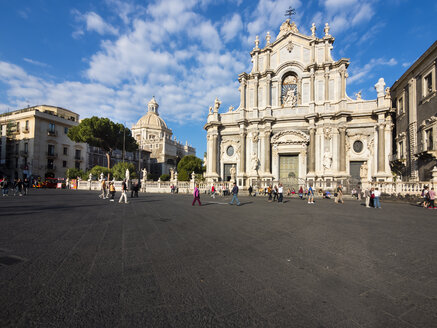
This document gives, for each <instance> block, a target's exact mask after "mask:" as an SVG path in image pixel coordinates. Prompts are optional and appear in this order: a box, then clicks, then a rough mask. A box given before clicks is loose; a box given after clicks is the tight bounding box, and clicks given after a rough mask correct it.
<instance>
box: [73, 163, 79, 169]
mask: <svg viewBox="0 0 437 328" xmlns="http://www.w3.org/2000/svg"><path fill="white" fill-rule="evenodd" d="M74 167H75V168H76V169H79V170H80V162H76V163H75V164H74Z"/></svg>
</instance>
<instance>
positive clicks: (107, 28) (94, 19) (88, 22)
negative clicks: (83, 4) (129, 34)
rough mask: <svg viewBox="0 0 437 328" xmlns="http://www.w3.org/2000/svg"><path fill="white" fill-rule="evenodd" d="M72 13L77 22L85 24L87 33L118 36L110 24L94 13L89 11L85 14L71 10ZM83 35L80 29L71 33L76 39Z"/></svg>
mask: <svg viewBox="0 0 437 328" xmlns="http://www.w3.org/2000/svg"><path fill="white" fill-rule="evenodd" d="M72 12H73V15H75V18H76V20H77V21H78V22H80V23H83V24H85V29H86V30H87V31H88V32H97V33H98V34H100V35H105V34H111V35H118V29H116V28H115V27H113V26H112V25H111V24H109V23H107V22H105V21H104V20H103V18H102V17H100V16H99V15H98V14H96V13H95V12H93V11H91V12H87V13H85V14H82V13H80V12H79V11H78V10H73V11H72ZM83 34H84V31H83V28H82V27H81V28H78V29H76V30H75V31H74V32H73V37H74V38H77V37H79V36H81V35H83Z"/></svg>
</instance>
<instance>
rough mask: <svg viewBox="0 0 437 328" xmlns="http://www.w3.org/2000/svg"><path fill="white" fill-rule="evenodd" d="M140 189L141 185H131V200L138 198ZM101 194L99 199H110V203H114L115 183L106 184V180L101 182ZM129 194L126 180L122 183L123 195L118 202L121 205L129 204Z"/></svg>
mask: <svg viewBox="0 0 437 328" xmlns="http://www.w3.org/2000/svg"><path fill="white" fill-rule="evenodd" d="M139 189H140V184H139V183H132V185H131V195H130V197H131V198H134V197H138V191H139ZM100 191H101V194H100V195H99V198H102V199H109V201H111V202H113V201H115V185H114V182H113V181H109V182H106V180H105V179H103V180H102V181H101V188H100ZM127 192H128V184H127V181H126V179H125V180H123V182H122V183H121V195H120V199H119V200H118V202H119V203H123V202H124V203H125V204H127V203H129V202H128V200H127Z"/></svg>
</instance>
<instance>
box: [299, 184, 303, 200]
mask: <svg viewBox="0 0 437 328" xmlns="http://www.w3.org/2000/svg"><path fill="white" fill-rule="evenodd" d="M299 198H300V199H303V188H302V186H300V188H299Z"/></svg>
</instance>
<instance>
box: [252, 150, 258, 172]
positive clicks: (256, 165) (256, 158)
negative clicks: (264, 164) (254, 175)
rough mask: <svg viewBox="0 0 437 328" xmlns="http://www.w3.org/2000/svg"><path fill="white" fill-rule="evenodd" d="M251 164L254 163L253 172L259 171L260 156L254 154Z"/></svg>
mask: <svg viewBox="0 0 437 328" xmlns="http://www.w3.org/2000/svg"><path fill="white" fill-rule="evenodd" d="M251 162H252V170H253V171H255V172H256V171H257V170H258V162H259V161H258V156H257V155H256V154H255V153H253V154H252V158H251Z"/></svg>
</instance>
